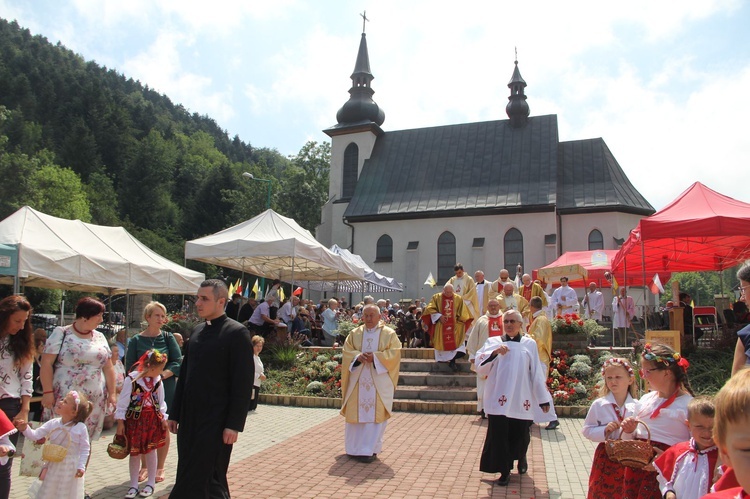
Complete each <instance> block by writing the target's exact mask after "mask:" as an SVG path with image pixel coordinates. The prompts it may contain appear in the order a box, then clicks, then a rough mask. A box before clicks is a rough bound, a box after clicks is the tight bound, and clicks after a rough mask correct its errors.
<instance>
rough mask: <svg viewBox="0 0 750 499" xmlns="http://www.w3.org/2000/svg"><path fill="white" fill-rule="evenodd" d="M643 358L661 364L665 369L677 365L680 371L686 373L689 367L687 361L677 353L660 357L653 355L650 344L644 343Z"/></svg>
mask: <svg viewBox="0 0 750 499" xmlns="http://www.w3.org/2000/svg"><path fill="white" fill-rule="evenodd" d="M643 358H644V359H646V360H650V361H652V362H661V363H662V364H664V365H665V366H666V367H669V366H671V365H672V364H674V363H677V365H678V366H680V368H681V369H682V372H687V370H688V367H690V362H688V360H687V359H686V358H684V357H682V356H681V355H680V354H679V353H678V352H675V353H673V354H672V355H670V356H661V355H657V354H655V353H654V352H652V351H651V343H646V345H645V346H644V347H643Z"/></svg>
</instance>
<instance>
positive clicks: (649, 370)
mask: <svg viewBox="0 0 750 499" xmlns="http://www.w3.org/2000/svg"><path fill="white" fill-rule="evenodd" d="M663 370H664V368H663V367H652V368H651V369H638V373H639V374H640V375H641V378H642V377H644V376H645V375H646V374H651V373H652V372H654V371H663Z"/></svg>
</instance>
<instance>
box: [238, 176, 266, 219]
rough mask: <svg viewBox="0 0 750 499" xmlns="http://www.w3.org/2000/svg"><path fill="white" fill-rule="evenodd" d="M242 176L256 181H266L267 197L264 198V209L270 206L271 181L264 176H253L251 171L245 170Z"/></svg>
mask: <svg viewBox="0 0 750 499" xmlns="http://www.w3.org/2000/svg"><path fill="white" fill-rule="evenodd" d="M242 176H243V177H245V178H249V179H250V180H257V181H258V182H268V197H267V198H266V209H267V210H268V209H270V208H271V181H270V180H269V179H266V178H255V177H254V176H253V174H252V173H249V172H245V173H243V174H242Z"/></svg>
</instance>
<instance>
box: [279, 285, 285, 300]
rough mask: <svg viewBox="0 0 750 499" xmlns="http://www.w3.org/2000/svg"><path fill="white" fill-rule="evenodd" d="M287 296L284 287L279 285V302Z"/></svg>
mask: <svg viewBox="0 0 750 499" xmlns="http://www.w3.org/2000/svg"><path fill="white" fill-rule="evenodd" d="M285 298H286V296H285V295H284V287H283V286H279V303H282V302H283V301H284V299H285Z"/></svg>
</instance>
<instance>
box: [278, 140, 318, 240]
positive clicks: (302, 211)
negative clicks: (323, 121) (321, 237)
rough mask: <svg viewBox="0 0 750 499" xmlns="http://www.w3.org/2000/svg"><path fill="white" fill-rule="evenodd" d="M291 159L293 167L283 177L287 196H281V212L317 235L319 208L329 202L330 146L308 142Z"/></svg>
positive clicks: (283, 186)
mask: <svg viewBox="0 0 750 499" xmlns="http://www.w3.org/2000/svg"><path fill="white" fill-rule="evenodd" d="M290 160H291V163H292V164H291V166H289V167H288V168H287V169H286V170H285V171H284V174H283V177H282V192H284V195H283V196H280V197H279V209H280V211H281V212H282V213H283V214H284V215H286V216H288V217H290V218H293V219H295V220H296V221H297V223H299V224H300V225H301V226H302V227H304V228H306V229H308V230H309V231H311V232H314V231H315V227H316V226H318V225H319V224H320V209H321V208H322V207H323V205H324V204H325V202H326V201H327V199H328V172H329V169H330V164H331V145H330V144H329V143H328V142H323V143H322V144H320V145H318V143H317V142H314V141H310V142H307V143H306V144H305V145H304V146H303V147H302V149H301V150H300V152H299V153H298V154H297V155H296V156H292V157H291V158H290Z"/></svg>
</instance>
